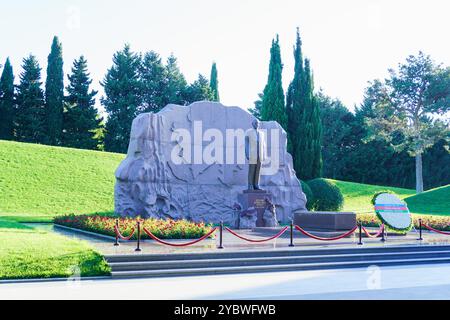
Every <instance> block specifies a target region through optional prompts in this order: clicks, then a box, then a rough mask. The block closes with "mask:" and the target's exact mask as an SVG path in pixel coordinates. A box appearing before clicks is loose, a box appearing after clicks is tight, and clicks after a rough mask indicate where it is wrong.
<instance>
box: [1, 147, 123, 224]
mask: <svg viewBox="0 0 450 320" xmlns="http://www.w3.org/2000/svg"><path fill="white" fill-rule="evenodd" d="M123 158H124V155H122V154H114V153H106V152H96V151H87V150H78V149H70V148H58V147H49V146H43V145H37V144H27V143H17V142H7V141H1V140H0V216H9V217H11V216H17V217H20V218H21V219H22V220H33V221H36V220H41V219H43V220H45V219H49V218H51V217H53V216H55V215H60V214H64V213H71V212H73V213H87V212H94V211H108V210H112V209H113V191H112V190H113V185H114V170H115V169H116V168H117V166H118V164H119V162H120V161H121V160H122V159H123Z"/></svg>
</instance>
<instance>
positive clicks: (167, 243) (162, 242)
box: [143, 227, 217, 247]
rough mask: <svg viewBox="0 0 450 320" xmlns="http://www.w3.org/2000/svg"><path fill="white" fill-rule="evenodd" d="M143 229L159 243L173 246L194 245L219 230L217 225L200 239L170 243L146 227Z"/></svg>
mask: <svg viewBox="0 0 450 320" xmlns="http://www.w3.org/2000/svg"><path fill="white" fill-rule="evenodd" d="M143 230H144V232H145V233H146V234H148V236H149V237H150V238H152V239H153V240H155V241H156V242H159V243H161V244H165V245H167V246H172V247H186V246H190V245H192V244H195V243H197V242H200V241H202V240H205V239H206V238H208V237H209V236H210V235H212V234H213V233H214V232H215V231H216V230H217V227H215V228H213V229H212V230H211V231H210V232H208V233H207V234H205V235H204V236H202V237H201V238H198V239H196V240H194V241H190V242H186V243H170V242H167V241H164V240H162V239H160V238H158V237H157V236H155V235H154V234H153V233H151V232H150V231H148V230H147V229H146V228H145V227H144V228H143Z"/></svg>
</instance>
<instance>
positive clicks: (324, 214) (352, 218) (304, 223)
mask: <svg viewBox="0 0 450 320" xmlns="http://www.w3.org/2000/svg"><path fill="white" fill-rule="evenodd" d="M294 224H296V225H298V226H300V227H302V228H303V229H310V230H323V231H339V230H342V231H345V230H350V229H352V228H353V227H354V226H355V225H356V214H355V213H353V212H328V211H315V212H308V211H300V212H295V213H294Z"/></svg>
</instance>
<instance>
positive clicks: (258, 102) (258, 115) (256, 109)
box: [248, 92, 264, 120]
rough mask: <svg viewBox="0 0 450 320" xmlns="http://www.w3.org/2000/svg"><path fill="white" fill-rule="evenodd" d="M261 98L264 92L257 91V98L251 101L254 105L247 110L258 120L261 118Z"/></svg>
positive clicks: (262, 98)
mask: <svg viewBox="0 0 450 320" xmlns="http://www.w3.org/2000/svg"><path fill="white" fill-rule="evenodd" d="M263 100H264V94H263V93H262V92H260V93H258V100H256V101H255V102H253V104H254V106H253V107H252V108H249V109H248V111H249V112H250V113H251V114H252V115H253V116H255V117H256V118H257V119H259V120H261V108H262V102H263Z"/></svg>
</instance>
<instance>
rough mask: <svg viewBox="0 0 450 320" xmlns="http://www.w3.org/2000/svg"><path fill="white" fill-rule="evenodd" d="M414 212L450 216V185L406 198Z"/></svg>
mask: <svg viewBox="0 0 450 320" xmlns="http://www.w3.org/2000/svg"><path fill="white" fill-rule="evenodd" d="M405 201H406V202H407V203H408V207H409V208H410V210H411V211H412V209H411V208H413V209H414V212H420V213H423V214H433V215H446V216H450V185H446V186H443V187H440V188H435V189H431V190H428V191H426V192H423V193H421V194H417V195H413V196H410V197H407V198H405Z"/></svg>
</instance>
